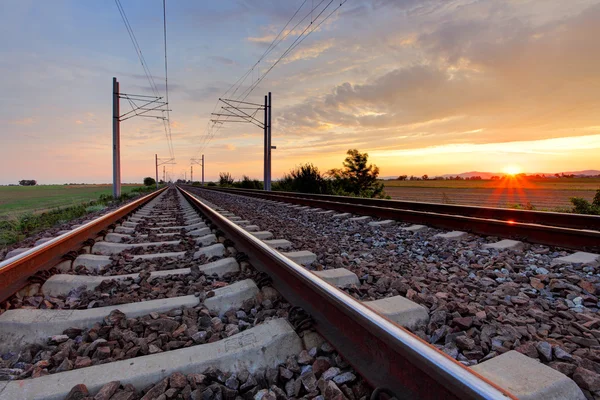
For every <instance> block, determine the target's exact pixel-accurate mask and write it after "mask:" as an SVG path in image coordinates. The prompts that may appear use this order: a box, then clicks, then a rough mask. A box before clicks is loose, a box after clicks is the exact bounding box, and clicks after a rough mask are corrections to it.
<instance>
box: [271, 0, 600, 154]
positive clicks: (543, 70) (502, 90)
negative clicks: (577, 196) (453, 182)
mask: <svg viewBox="0 0 600 400" xmlns="http://www.w3.org/2000/svg"><path fill="white" fill-rule="evenodd" d="M409 3H410V2H407V3H406V5H407V6H408V5H409ZM462 12H467V11H465V10H462ZM490 12H491V13H492V15H489V14H482V15H487V16H486V17H485V18H484V17H483V16H481V17H473V18H456V19H451V18H449V19H448V20H447V21H445V22H442V23H440V24H438V25H437V26H436V27H435V28H433V29H432V30H429V31H427V32H424V33H421V34H419V35H416V36H414V35H410V36H408V37H409V38H410V45H411V46H414V47H415V48H416V49H417V50H418V51H420V52H421V53H422V57H421V59H420V60H418V61H415V62H413V63H411V64H409V65H406V66H402V67H400V68H396V69H392V70H390V71H387V72H385V73H383V74H379V75H378V76H376V77H374V78H373V79H368V80H367V81H366V82H364V83H353V82H344V83H341V84H338V85H336V86H334V87H333V88H332V89H330V91H329V93H327V94H324V95H316V96H311V97H310V98H308V99H306V100H305V101H303V102H301V103H298V104H295V105H293V106H289V107H287V108H285V109H284V110H283V111H282V112H281V114H280V115H281V117H280V118H279V119H278V123H280V124H281V126H282V129H283V130H284V131H285V132H286V133H288V134H291V135H299V136H307V135H311V134H314V133H319V132H323V131H332V132H338V133H340V132H343V133H344V134H347V135H353V134H357V133H358V132H360V131H363V132H364V131H371V132H372V133H373V134H375V135H377V137H384V136H385V135H389V134H390V133H393V132H396V133H397V132H399V131H402V132H406V131H407V130H408V133H407V134H408V135H409V136H418V137H427V136H432V135H434V134H435V135H437V140H438V141H440V142H442V143H455V142H463V141H464V140H465V139H464V136H465V134H464V132H471V136H472V137H473V138H474V140H475V142H480V143H483V142H493V141H496V140H497V137H498V136H499V135H500V136H502V137H503V139H504V140H526V139H541V138H547V137H552V136H555V135H559V134H560V135H568V136H573V135H576V134H579V133H580V131H579V130H576V131H573V132H571V133H567V132H566V130H567V129H569V128H570V129H573V128H575V129H580V128H582V127H586V126H595V125H597V122H598V120H597V119H596V118H595V116H594V114H593V113H592V112H591V108H590V107H591V104H599V103H600V91H598V90H597V88H600V77H599V75H598V73H597V71H598V70H600V42H598V41H597V40H596V38H597V37H600V24H598V21H599V20H600V5H595V6H592V7H589V8H588V9H586V10H585V11H584V12H581V13H580V14H577V15H573V16H570V17H568V18H563V19H559V20H554V21H553V22H548V23H544V24H541V25H533V24H531V23H527V22H526V21H525V20H516V19H514V18H505V14H506V13H507V12H508V11H506V10H504V9H501V10H495V11H490ZM478 13H479V11H478ZM478 13H476V14H478ZM494 13H498V14H499V15H500V16H498V17H497V19H496V17H495V15H494ZM480 18H481V19H480ZM594 88H596V89H594ZM459 116H462V117H463V120H462V121H461V127H460V128H457V127H456V126H453V125H455V122H452V123H449V124H438V125H437V126H430V127H427V129H425V131H423V129H422V128H416V127H415V126H416V125H418V124H427V123H428V122H429V121H440V120H448V119H450V120H452V119H453V118H457V117H459ZM411 129H412V131H411ZM378 130H379V131H380V132H379V133H378V132H377V131H378ZM422 144H423V145H426V143H425V142H422Z"/></svg>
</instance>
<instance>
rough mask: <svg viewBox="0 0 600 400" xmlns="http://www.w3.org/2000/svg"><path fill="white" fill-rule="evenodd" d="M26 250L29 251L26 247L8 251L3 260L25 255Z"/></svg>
mask: <svg viewBox="0 0 600 400" xmlns="http://www.w3.org/2000/svg"><path fill="white" fill-rule="evenodd" d="M69 232H70V231H69ZM27 250H29V248H28V247H19V248H18V249H14V250H11V251H9V252H8V253H7V254H6V257H4V259H5V260H8V259H9V258H13V257H15V256H18V255H19V254H21V253H25V252H26V251H27Z"/></svg>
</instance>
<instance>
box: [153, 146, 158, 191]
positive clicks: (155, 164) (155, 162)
mask: <svg viewBox="0 0 600 400" xmlns="http://www.w3.org/2000/svg"><path fill="white" fill-rule="evenodd" d="M154 167H155V168H156V188H157V189H158V154H155V155H154Z"/></svg>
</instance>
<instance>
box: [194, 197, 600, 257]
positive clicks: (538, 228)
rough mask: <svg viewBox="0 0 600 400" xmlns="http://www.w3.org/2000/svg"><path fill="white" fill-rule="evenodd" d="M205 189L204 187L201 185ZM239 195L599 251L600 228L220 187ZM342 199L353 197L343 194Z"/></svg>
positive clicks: (549, 244)
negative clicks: (399, 207)
mask: <svg viewBox="0 0 600 400" xmlns="http://www.w3.org/2000/svg"><path fill="white" fill-rule="evenodd" d="M200 189H203V190H204V189H205V188H200ZM218 191H223V192H225V193H229V194H233V195H237V196H250V197H258V198H262V199H269V200H278V201H284V202H288V203H293V204H301V205H306V206H310V207H319V208H323V209H328V210H335V211H338V212H347V213H352V214H357V215H368V216H371V217H376V218H382V219H393V220H401V221H403V222H410V223H415V224H424V225H429V226H431V227H434V228H439V229H449V230H459V231H465V232H470V233H474V234H478V235H486V236H498V237H503V238H510V239H515V240H521V241H528V242H530V243H537V244H542V245H547V246H558V247H563V248H570V249H575V250H583V251H589V252H597V251H600V231H595V230H582V229H573V228H566V227H560V226H549V225H540V224H533V223H526V222H517V221H511V220H508V221H507V220H501V219H496V218H480V217H472V216H465V215H458V214H444V213H441V212H432V211H418V210H404V209H398V208H389V207H383V206H374V205H367V204H359V203H348V202H343V201H330V200H321V199H314V198H306V197H305V196H301V197H289V196H280V195H279V192H275V193H271V192H265V191H253V192H254V193H250V192H247V191H245V190H244V191H240V189H233V190H230V189H219V190H218ZM341 199H342V200H345V199H351V198H350V197H348V198H344V197H342V198H341Z"/></svg>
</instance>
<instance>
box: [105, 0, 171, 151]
mask: <svg viewBox="0 0 600 400" xmlns="http://www.w3.org/2000/svg"><path fill="white" fill-rule="evenodd" d="M115 4H116V5H117V9H118V10H119V14H120V15H121V19H122V20H123V23H124V24H125V28H126V29H127V33H128V34H129V38H130V39H131V43H132V44H133V47H134V49H135V52H136V55H137V56H138V59H139V60H140V64H142V69H143V70H144V74H145V75H146V78H147V79H148V83H149V84H150V88H151V89H152V93H153V94H154V96H156V97H160V92H159V90H158V86H157V85H156V82H155V80H154V77H153V76H152V74H151V73H150V68H149V67H148V63H147V62H146V58H145V57H144V53H143V52H142V49H141V47H140V45H139V42H138V41H137V38H136V36H135V33H134V31H133V28H132V27H131V24H130V22H129V19H128V18H127V14H126V13H125V9H124V8H123V5H122V4H121V1H120V0H115ZM163 17H164V22H163V30H164V41H165V44H164V46H165V91H166V108H167V109H166V113H167V118H166V119H163V126H164V129H165V137H166V139H167V146H168V149H169V154H170V156H171V158H174V152H173V143H172V136H171V122H170V112H169V92H168V83H167V75H166V73H167V36H166V35H167V33H166V5H165V0H163ZM132 107H133V106H132ZM162 112H163V114H164V113H165V110H163V111H162Z"/></svg>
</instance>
